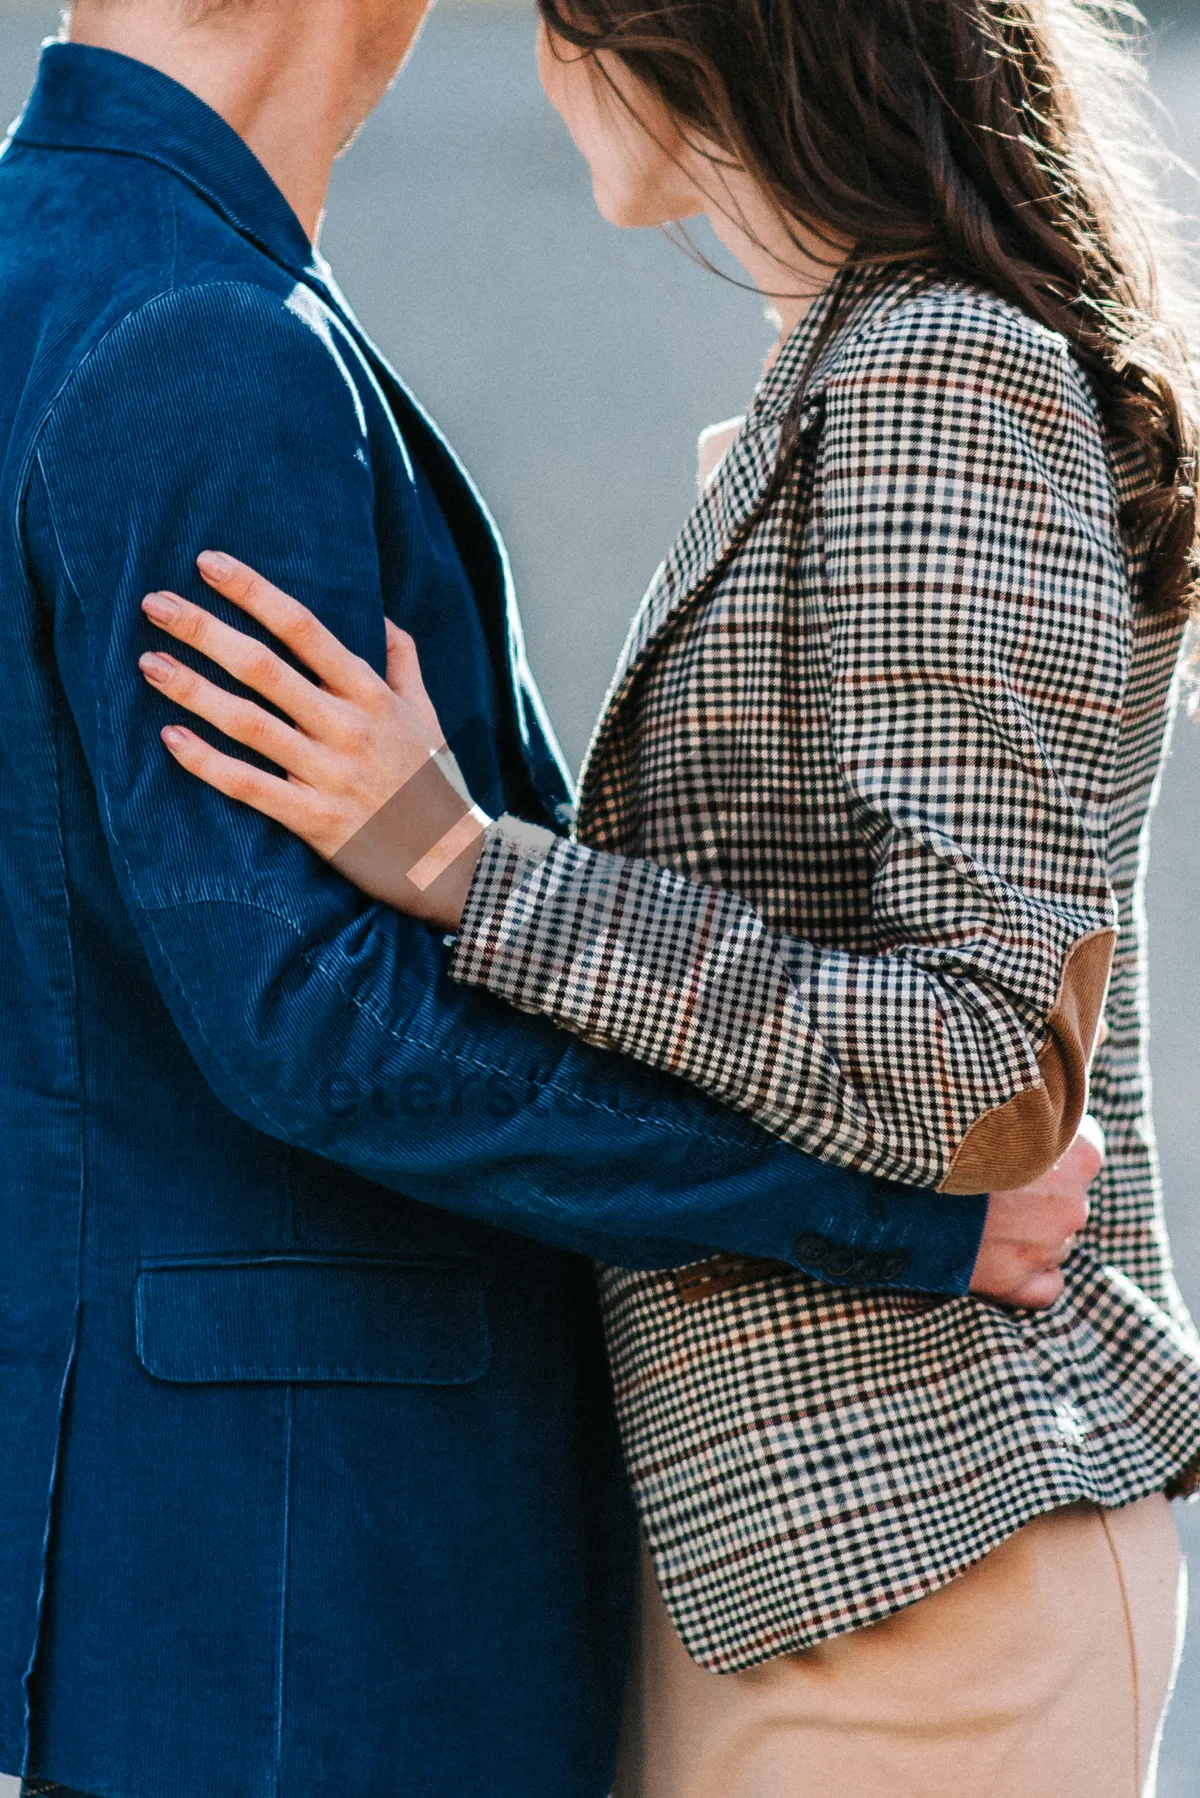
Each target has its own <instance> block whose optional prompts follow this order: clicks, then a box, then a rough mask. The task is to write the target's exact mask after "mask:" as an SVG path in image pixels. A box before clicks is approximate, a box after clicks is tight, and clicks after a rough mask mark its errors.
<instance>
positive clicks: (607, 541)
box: [0, 0, 1200, 1798]
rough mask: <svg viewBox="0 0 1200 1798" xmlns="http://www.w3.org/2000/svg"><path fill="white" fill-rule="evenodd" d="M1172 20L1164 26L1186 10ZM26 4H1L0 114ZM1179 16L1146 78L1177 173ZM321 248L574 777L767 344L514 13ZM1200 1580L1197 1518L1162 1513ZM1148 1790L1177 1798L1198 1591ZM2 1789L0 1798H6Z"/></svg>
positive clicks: (1181, 1183) (1174, 1006)
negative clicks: (485, 535) (603, 145)
mask: <svg viewBox="0 0 1200 1798" xmlns="http://www.w3.org/2000/svg"><path fill="white" fill-rule="evenodd" d="M1186 11H1187V8H1186V5H1184V6H1182V7H1181V6H1176V8H1175V12H1176V14H1179V13H1180V12H1182V13H1184V14H1185V15H1186ZM56 22H57V14H56V9H55V7H54V6H53V5H47V4H45V0H0V119H8V118H11V117H12V116H14V115H15V113H16V112H17V111H18V110H19V107H20V104H21V101H22V99H23V96H24V94H25V92H26V91H27V88H28V85H29V82H30V80H31V78H32V74H33V68H34V63H35V60H36V55H37V46H38V44H39V42H40V40H41V39H42V38H43V37H44V36H46V35H47V34H48V33H49V32H51V31H52V30H54V29H55V27H56ZM1198 80H1200V20H1198V22H1197V29H1196V31H1195V32H1193V30H1192V29H1191V28H1190V27H1189V26H1188V25H1187V24H1186V23H1184V24H1169V23H1168V24H1165V25H1162V26H1161V28H1160V30H1159V34H1158V39H1157V45H1156V51H1155V82H1156V87H1157V90H1158V93H1159V95H1160V97H1161V99H1162V100H1163V102H1164V104H1165V106H1166V108H1167V113H1168V114H1169V116H1170V118H1171V119H1172V120H1173V122H1174V123H1173V130H1174V134H1175V140H1176V144H1177V147H1178V148H1180V149H1181V150H1182V151H1183V152H1184V153H1185V154H1187V153H1189V152H1190V153H1191V154H1193V155H1194V156H1196V157H1198V158H1200V103H1198V99H1197V96H1198V94H1200V88H1198V85H1197V84H1198ZM323 248H324V250H325V252H326V254H327V255H329V257H330V258H331V260H332V261H333V264H334V267H335V269H336V270H337V273H338V275H339V278H340V280H341V282H342V285H343V287H344V288H345V290H346V292H347V294H348V295H349V297H350V300H351V302H352V304H354V305H355V306H356V307H357V309H358V311H359V313H360V315H361V317H362V318H363V320H364V322H365V324H366V325H367V327H368V329H369V330H370V331H371V332H372V333H373V334H374V335H375V337H376V338H377V340H378V341H379V342H380V344H381V345H382V347H383V349H384V350H385V351H386V352H387V354H388V355H389V356H390V357H391V359H392V360H393V361H394V362H395V364H396V365H397V366H398V368H399V369H400V371H401V372H402V373H403V374H404V375H405V376H406V378H407V379H408V380H409V381H410V382H411V384H412V385H413V386H414V387H415V389H416V391H417V392H418V393H419V395H420V396H421V397H422V399H423V400H424V401H425V402H426V403H427V404H428V405H429V406H430V408H431V409H432V410H433V411H434V412H435V414H436V415H437V416H438V418H439V419H440V421H441V422H442V424H443V425H444V427H445V428H446V429H447V431H448V432H449V433H450V435H451V437H452V438H453V440H454V441H455V443H456V444H457V446H458V448H459V449H460V451H461V452H462V454H463V455H464V456H465V458H466V460H467V461H468V463H469V465H470V466H471V468H472V469H473V471H474V473H475V475H476V478H477V479H478V481H479V482H480V485H481V486H482V488H483V490H484V493H485V494H486V496H487V497H488V500H489V502H490V503H491V505H492V507H493V510H494V511H495V512H496V514H497V516H498V518H499V520H500V523H501V525H502V527H503V529H504V531H505V533H506V535H507V538H508V542H509V546H510V549H511V551H512V556H513V561H514V565H515V569H516V574H517V578H518V582H519V586H520V591H521V594H522V599H523V606H524V612H525V618H526V624H527V630H528V635H529V641H530V651H531V656H532V660H533V665H534V668H535V670H536V671H537V674H538V676H539V679H540V681H541V683H542V686H543V689H544V691H545V693H546V697H547V699H548V702H549V705H550V709H551V712H552V713H553V716H554V718H555V720H556V723H557V725H558V729H559V732H560V734H561V737H562V741H563V744H564V747H565V748H566V750H567V753H568V756H569V758H570V759H571V761H572V763H574V764H577V763H578V761H579V758H580V756H581V754H582V751H583V748H584V746H585V743H586V740H587V736H588V732H589V730H590V727H591V724H592V721H593V719H594V716H595V713H596V710H597V707H598V705H599V702H600V699H601V697H602V694H603V691H604V688H605V685H606V682H607V679H608V675H609V673H610V671H611V669H612V666H613V664H614V661H615V659H616V655H617V652H618V649H619V648H620V644H621V641H622V638H623V636H624V633H625V629H626V626H627V624H628V621H629V618H630V616H631V614H632V612H633V610H634V607H635V606H636V604H637V601H638V598H639V597H640V594H641V592H642V590H643V588H644V586H645V584H646V581H647V579H648V578H649V575H650V574H651V572H652V571H653V568H654V566H655V564H656V563H657V561H658V559H659V557H660V556H661V555H662V553H663V551H664V550H665V548H666V546H667V544H668V542H669V541H670V539H671V537H672V536H673V534H674V532H675V530H676V528H677V526H678V525H679V523H680V522H681V521H682V519H683V518H684V516H685V515H686V512H687V510H688V508H689V505H690V503H691V497H692V493H693V482H694V445H695V437H696V433H697V432H698V430H699V429H700V428H701V427H702V426H703V425H704V424H707V423H709V422H711V421H713V420H715V419H717V418H722V417H725V416H727V415H729V414H731V413H734V412H737V411H740V410H741V409H742V408H743V406H744V404H745V401H746V397H747V395H748V393H749V391H750V389H751V387H752V385H753V382H754V380H755V378H756V374H757V370H758V365H759V363H760V361H761V358H762V356H763V354H764V353H765V351H766V349H767V346H768V342H769V336H770V334H769V332H768V330H767V328H766V326H765V324H764V322H763V319H762V307H761V304H760V302H759V301H757V300H756V298H755V297H754V296H753V295H748V294H745V293H741V292H739V291H737V290H736V289H735V288H733V287H730V286H727V285H725V284H724V283H722V282H720V281H718V280H716V279H715V278H714V277H713V276H711V275H708V274H705V273H704V272H703V271H702V270H700V269H697V268H696V267H694V266H692V265H691V264H690V263H689V262H688V261H687V259H686V258H685V257H684V256H682V255H681V254H680V253H679V251H678V250H675V249H673V248H672V247H671V246H670V245H669V244H667V243H666V242H665V241H664V240H663V239H662V238H660V237H659V236H658V235H657V234H654V233H645V232H638V233H625V232H619V231H616V230H614V229H613V228H611V227H610V226H608V225H606V224H604V223H603V221H602V220H601V219H600V218H599V217H598V215H597V214H596V213H595V212H594V210H593V209H592V206H591V203H590V192H589V185H588V180H587V175H586V171H585V170H584V168H583V165H582V164H581V162H580V161H579V159H578V157H577V156H576V155H575V152H574V151H573V149H572V147H571V144H570V142H569V140H568V139H567V138H566V136H565V133H564V132H563V130H562V128H561V127H560V125H559V124H558V121H557V120H556V119H555V117H554V115H553V114H552V113H551V112H550V110H549V108H548V107H547V106H546V105H545V103H544V101H543V100H542V98H541V95H540V91H539V90H538V87H537V82H536V77H535V73H534V67H533V14H532V8H531V7H530V6H528V5H527V4H524V3H513V4H493V5H470V4H457V5H444V6H443V7H442V8H441V9H440V10H439V11H438V12H436V13H435V14H434V15H433V17H432V19H431V21H430V23H429V25H428V27H427V28H426V32H425V34H424V37H423V38H422V41H421V42H420V44H419V45H418V47H417V50H416V52H415V55H414V57H413V59H412V61H411V63H410V65H409V67H408V69H407V70H406V71H405V73H404V74H403V75H402V77H401V79H400V81H399V82H398V84H397V86H396V88H395V90H394V91H393V93H392V94H391V95H390V96H389V97H388V99H387V100H386V101H385V102H384V104H383V106H382V107H381V108H380V109H379V112H378V113H377V114H376V116H375V117H374V119H372V121H371V122H370V123H369V125H368V126H367V128H366V130H365V131H364V133H363V135H362V137H361V139H360V140H359V142H358V143H357V144H356V145H355V147H354V148H353V150H352V151H351V152H350V153H349V155H348V156H347V157H346V158H345V159H344V160H343V162H342V163H341V164H340V165H339V167H338V170H337V173H336V176H335V180H334V184H333V190H332V194H331V198H330V205H329V213H328V218H327V223H326V227H325V233H324V238H323ZM1198 825H1200V729H1198V728H1195V727H1193V726H1191V725H1189V724H1188V723H1187V722H1186V720H1181V721H1180V725H1179V728H1178V729H1177V732H1176V739H1175V749H1174V753H1173V756H1172V759H1171V762H1170V764H1169V766H1168V768H1167V771H1166V777H1165V780H1164V786H1163V795H1162V801H1161V805H1160V808H1159V813H1158V818H1157V821H1156V825H1155V842H1154V856H1153V861H1152V877H1151V883H1150V901H1149V910H1150V923H1151V935H1152V952H1153V962H1152V1002H1153V1011H1154V1032H1155V1034H1154V1042H1153V1062H1154V1073H1155V1081H1156V1110H1157V1117H1158V1127H1159V1135H1160V1141H1161V1146H1162V1154H1163V1165H1164V1171H1165V1177H1166V1185H1167V1197H1168V1203H1169V1208H1170V1215H1171V1223H1172V1231H1173V1236H1174V1241H1175V1247H1176V1255H1177V1260H1178V1264H1179V1273H1180V1279H1181V1281H1182V1284H1183V1286H1184V1289H1185V1291H1186V1293H1187V1295H1188V1297H1189V1299H1190V1302H1191V1304H1192V1306H1193V1308H1194V1309H1196V1310H1197V1311H1198V1312H1200V1203H1198V1200H1200V1191H1198V1186H1200V1178H1198V1177H1200V1150H1198V1146H1197V1122H1198V1116H1197V1113H1198V1106H1197V1098H1198V1094H1200V1044H1198V1042H1197V1033H1198V1026H1200V954H1198V953H1197V943H1196V936H1197V924H1198V922H1200V828H1198ZM1177 1515H1178V1516H1179V1519H1180V1525H1181V1529H1182V1531H1183V1534H1184V1536H1185V1538H1186V1540H1187V1542H1188V1544H1189V1547H1190V1550H1191V1555H1192V1560H1193V1564H1194V1566H1195V1568H1196V1569H1197V1573H1196V1575H1195V1578H1194V1585H1196V1587H1197V1588H1198V1589H1200V1509H1198V1508H1197V1507H1188V1508H1183V1507H1177ZM1192 1610H1193V1616H1192V1636H1191V1642H1190V1645H1189V1650H1188V1653H1187V1654H1186V1656H1185V1661H1184V1667H1183V1670H1182V1673H1181V1676H1180V1683H1179V1687H1178V1695H1177V1699H1176V1703H1175V1707H1174V1710H1173V1712H1172V1716H1171V1719H1170V1722H1169V1726H1168V1734H1167V1740H1166V1743H1165V1745H1164V1754H1163V1769H1162V1778H1161V1781H1160V1798H1197V1794H1200V1597H1198V1599H1197V1601H1196V1602H1194V1603H1193V1607H1192ZM5 1783H6V1782H4V1781H0V1798H8V1795H7V1794H6V1793H5V1792H4V1786H5Z"/></svg>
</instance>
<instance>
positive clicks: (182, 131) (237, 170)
mask: <svg viewBox="0 0 1200 1798" xmlns="http://www.w3.org/2000/svg"><path fill="white" fill-rule="evenodd" d="M12 135H13V141H14V142H15V143H24V144H30V145H37V146H39V147H40V148H43V149H58V150H103V151H108V152H110V153H115V154H117V155H122V156H140V157H142V158H143V159H144V160H145V161H148V162H156V163H159V164H160V165H161V166H162V167H163V168H167V169H170V170H171V171H172V172H173V173H174V174H176V175H178V176H179V177H180V178H181V180H184V181H186V182H188V183H189V185H190V186H192V187H193V188H195V189H196V190H197V191H198V192H199V193H201V194H203V195H204V197H205V198H206V199H207V200H209V201H210V202H211V203H212V205H213V206H215V207H216V209H217V211H218V212H220V213H221V215H222V216H223V217H224V218H226V219H228V220H229V222H230V224H231V225H233V226H234V227H235V228H236V229H237V230H238V231H240V232H242V233H243V235H244V236H246V237H248V238H250V239H251V240H252V241H253V242H254V243H256V244H257V245H258V247H259V248H260V249H262V250H264V251H265V252H266V254H267V255H268V256H271V257H273V258H274V260H275V261H277V262H280V263H282V264H283V265H284V267H285V268H288V269H291V270H292V271H293V272H294V273H296V274H302V273H310V274H316V275H318V276H323V275H324V274H325V273H326V271H325V269H324V267H323V265H322V264H321V262H320V259H319V258H316V257H315V256H314V253H313V247H312V245H311V243H310V242H309V240H308V235H307V233H306V232H305V229H304V227H303V225H302V224H301V223H300V220H299V219H298V218H297V217H296V215H295V213H294V212H293V211H292V209H291V207H290V206H289V205H288V203H287V201H286V200H285V199H284V197H283V195H282V194H281V193H280V191H279V189H278V188H277V187H276V185H275V183H274V182H273V181H272V179H271V177H270V175H268V173H267V171H266V169H265V168H264V167H263V165H262V163H261V162H259V160H258V158H257V157H256V156H255V154H254V152H253V151H252V150H251V149H250V148H249V146H248V145H247V144H246V143H245V142H244V141H243V140H242V138H240V137H239V136H238V134H237V132H236V131H234V130H233V128H232V127H231V126H229V125H227V124H226V123H225V120H224V119H223V118H221V116H220V115H219V114H218V113H215V112H214V111H213V109H212V108H211V106H206V105H205V103H204V101H203V100H200V99H198V98H197V97H196V95H195V94H193V93H192V92H191V91H190V89H188V88H186V87H183V86H181V85H180V83H179V82H178V81H173V80H172V79H171V77H170V76H169V75H163V74H161V73H160V72H159V70H158V69H152V68H151V67H150V66H149V64H148V63H144V62H136V61H134V59H133V58H132V57H129V56H121V55H118V54H117V52H116V51H114V50H97V49H93V48H92V47H91V46H89V45H86V44H60V43H50V44H47V45H46V47H45V49H44V50H43V51H42V60H41V66H40V68H39V70H38V79H37V84H36V86H35V87H34V90H33V93H32V94H31V96H30V99H29V104H28V105H27V106H26V108H25V111H24V113H23V114H22V116H21V118H20V119H19V120H18V121H17V124H16V126H15V127H14V129H13V134H12Z"/></svg>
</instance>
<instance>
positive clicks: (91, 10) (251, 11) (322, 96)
mask: <svg viewBox="0 0 1200 1798" xmlns="http://www.w3.org/2000/svg"><path fill="white" fill-rule="evenodd" d="M356 23H357V22H356V18H355V12H354V7H353V6H352V5H348V4H346V0H259V3H258V4H255V5H249V6H244V7H241V6H239V7H234V8H232V9H228V10H221V11H218V12H216V13H214V14H213V15H212V16H211V17H210V18H209V19H208V20H206V21H203V22H201V23H197V24H189V23H188V20H187V14H186V9H185V8H184V7H183V6H181V5H176V4H173V3H172V0H99V3H98V0H76V5H75V8H74V12H73V15H72V18H71V24H70V38H71V41H72V42H73V43H80V44H92V45H95V46H97V47H98V48H100V49H104V50H117V51H120V52H121V53H122V54H123V55H125V56H132V57H134V58H135V59H136V60H137V61H138V62H144V63H149V64H150V66H151V67H152V68H156V69H160V70H161V71H162V73H163V74H164V75H170V76H171V77H172V78H173V79H174V80H175V81H178V82H180V83H181V85H182V86H184V87H186V88H190V89H191V91H192V93H194V94H196V95H197V96H198V97H199V98H200V99H201V100H204V101H205V102H207V104H208V105H209V106H211V107H212V109H213V111H214V112H218V113H220V115H221V117H222V118H223V119H224V120H225V122H226V123H227V124H228V125H231V126H232V127H233V129H234V130H235V131H236V132H237V133H238V135H239V136H240V137H242V138H244V139H245V141H246V143H247V144H249V146H250V148H251V149H252V150H253V151H254V154H255V155H256V156H257V157H258V159H259V161H260V162H261V163H262V164H263V166H264V168H265V169H266V171H267V173H268V174H269V175H270V176H271V178H272V180H273V181H274V182H275V184H276V186H277V187H278V188H279V189H280V191H281V192H282V193H283V195H284V197H285V199H286V200H287V201H288V202H289V204H290V205H291V207H292V210H293V211H294V212H295V214H296V216H297V218H298V219H299V220H300V222H301V224H302V225H303V226H304V229H305V230H306V231H307V232H308V235H309V237H310V239H314V240H315V238H316V235H317V228H318V225H319V223H320V218H321V212H322V209H323V207H324V205H325V194H326V191H327V189H328V186H329V177H330V173H331V171H332V168H333V160H334V157H335V156H336V155H337V152H338V150H339V148H340V147H341V145H342V144H343V143H344V142H345V141H346V139H347V138H348V137H349V136H351V135H352V133H353V131H354V130H355V129H356V128H357V126H358V125H359V123H361V117H360V116H355V101H356V100H358V99H359V95H358V92H357V89H358V87H359V85H360V78H361V72H360V70H359V68H358V63H357V50H358V41H357V30H356ZM374 97H375V96H372V99H373V98H374ZM369 104H370V102H369V101H368V105H369ZM366 110H367V108H366V107H363V113H364V114H365V111H366Z"/></svg>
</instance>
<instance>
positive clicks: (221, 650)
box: [142, 593, 338, 741]
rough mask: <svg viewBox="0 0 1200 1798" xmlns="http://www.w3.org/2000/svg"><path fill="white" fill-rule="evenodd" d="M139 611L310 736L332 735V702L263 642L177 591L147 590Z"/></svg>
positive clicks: (335, 718)
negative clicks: (205, 657) (266, 700)
mask: <svg viewBox="0 0 1200 1798" xmlns="http://www.w3.org/2000/svg"><path fill="white" fill-rule="evenodd" d="M142 610H143V612H144V613H145V614H146V616H147V618H149V619H150V620H151V622H152V623H154V624H156V625H157V626H158V628H159V629H160V630H162V631H165V632H166V633H167V635H168V636H169V637H174V638H175V639H176V640H177V641H178V642H180V643H187V644H190V645H191V647H192V648H193V649H196V650H199V652H200V654H201V655H204V656H207V657H208V659H209V661H210V662H215V663H216V664H217V666H218V668H224V670H225V672H226V673H227V674H232V676H233V677H234V679H235V680H237V681H240V682H241V684H242V686H243V687H249V688H251V690H252V691H253V692H255V693H261V694H262V696H263V698H264V699H269V700H270V701H271V704H272V705H276V706H278V707H279V709H280V711H281V712H286V713H287V715H288V717H289V718H293V719H294V720H295V721H296V723H297V724H298V725H299V726H300V728H301V730H303V731H305V732H306V733H307V734H308V735H309V736H311V737H313V738H315V739H317V740H318V741H321V740H326V739H328V738H329V737H330V736H331V735H332V734H333V731H334V729H335V726H336V723H337V718H338V713H337V708H336V701H334V700H333V699H331V698H330V696H329V695H328V694H327V693H323V692H322V691H321V689H320V688H319V687H315V686H314V685H313V683H312V682H311V681H310V680H306V679H305V677H304V675H302V674H298V673H297V671H296V670H295V669H294V668H289V667H288V665H287V663H286V662H285V661H284V660H283V658H282V656H278V655H276V654H275V652H274V650H272V649H269V648H268V647H267V645H266V644H265V643H260V642H258V640H257V639H256V638H254V637H248V636H247V635H246V633H245V632H244V631H239V630H235V629H234V628H233V626H232V625H229V624H224V623H222V621H221V619H219V618H214V617H213V615H212V613H211V612H206V611H205V610H204V607H203V606H196V605H193V604H192V603H191V601H190V600H187V599H181V598H180V597H179V595H178V594H177V593H148V594H147V595H146V597H145V599H144V600H143V601H142Z"/></svg>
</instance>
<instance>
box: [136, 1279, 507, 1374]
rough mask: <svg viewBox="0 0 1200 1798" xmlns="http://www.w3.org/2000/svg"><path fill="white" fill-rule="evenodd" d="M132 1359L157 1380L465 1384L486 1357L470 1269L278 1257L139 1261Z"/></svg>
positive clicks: (478, 1294) (483, 1321) (479, 1285)
mask: <svg viewBox="0 0 1200 1798" xmlns="http://www.w3.org/2000/svg"><path fill="white" fill-rule="evenodd" d="M136 1322H137V1352H138V1359H139V1361H140V1362H141V1364H142V1366H143V1367H144V1368H145V1369H146V1372H147V1373H149V1374H152V1375H153V1377H154V1378H155V1379H156V1380H169V1381H173V1382H179V1383H183V1384H186V1385H197V1384H204V1385H207V1384H212V1383H216V1382H223V1381H275V1382H287V1383H290V1382H295V1381H361V1382H367V1383H374V1384H379V1385H402V1386H464V1385H468V1384H470V1382H471V1381H473V1380H478V1379H482V1377H483V1375H484V1373H486V1371H487V1366H488V1361H489V1359H490V1356H491V1343H490V1340H489V1337H488V1324H487V1309H486V1305H485V1300H484V1291H483V1280H482V1278H481V1276H480V1274H479V1272H478V1270H477V1269H476V1268H474V1267H472V1266H471V1265H470V1263H467V1262H455V1261H435V1260H432V1259H431V1260H417V1259H414V1260H391V1259H387V1260H385V1259H363V1260H355V1259H352V1258H349V1257H345V1258H339V1257H333V1256H311V1257H305V1256H299V1255H276V1256H256V1257H252V1258H249V1257H248V1258H242V1259H232V1258H226V1257H221V1258H212V1259H208V1260H201V1259H193V1260H187V1261H180V1260H173V1261H156V1262H147V1263H144V1264H143V1266H142V1268H141V1270H140V1271H139V1273H138V1279H137V1297H136Z"/></svg>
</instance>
